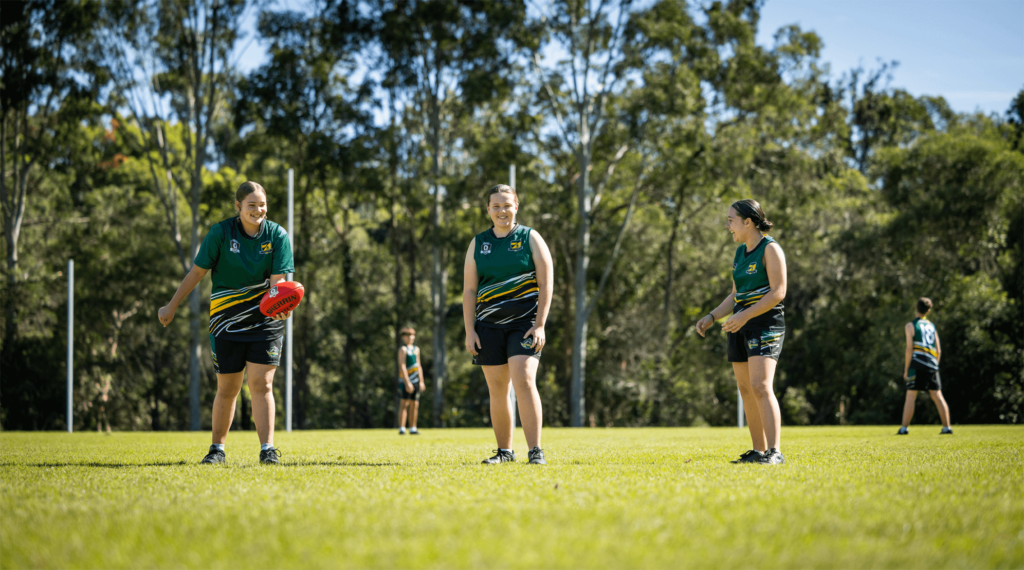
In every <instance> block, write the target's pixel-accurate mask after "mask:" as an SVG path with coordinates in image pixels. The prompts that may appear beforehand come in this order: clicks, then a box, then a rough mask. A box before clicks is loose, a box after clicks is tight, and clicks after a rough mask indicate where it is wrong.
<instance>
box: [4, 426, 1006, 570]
mask: <svg viewBox="0 0 1024 570" xmlns="http://www.w3.org/2000/svg"><path fill="white" fill-rule="evenodd" d="M938 431H939V428H938V426H912V427H911V435H910V436H906V437H899V438H897V437H895V436H894V435H893V434H894V432H895V428H892V429H890V428H864V427H858V428H820V427H819V428H792V429H789V430H788V431H787V432H786V444H787V446H786V450H785V452H786V464H785V465H778V466H765V465H732V464H730V463H729V462H728V461H729V460H730V459H733V458H735V457H736V456H737V455H738V454H739V453H740V452H741V451H742V450H744V449H745V448H746V445H747V443H748V440H747V436H746V434H745V430H737V429H735V428H719V429H630V430H622V429H608V430H566V429H550V430H546V431H545V433H544V435H545V448H546V451H547V458H548V465H546V466H537V465H527V464H526V462H525V460H524V457H525V454H526V449H525V447H524V446H523V445H522V444H521V443H520V444H519V445H517V446H516V449H515V451H516V452H517V454H519V461H517V462H516V463H511V464H504V465H480V463H479V462H480V461H481V459H483V458H484V457H486V456H488V455H490V452H489V449H490V445H489V444H490V443H491V437H492V435H491V433H490V430H487V429H472V430H444V431H432V430H425V431H424V434H423V435H420V436H417V438H413V439H410V437H411V436H405V437H403V438H399V436H398V435H396V434H395V433H394V432H393V431H391V430H372V431H369V430H367V431H358V432H355V431H330V432H297V433H292V434H285V433H279V434H278V436H277V438H278V445H279V446H280V447H281V448H282V449H283V450H284V454H285V455H284V457H283V463H282V464H281V465H278V466H261V465H259V464H258V462H257V461H258V450H259V446H258V444H257V439H256V437H255V435H254V434H251V433H250V434H232V436H231V437H229V439H228V444H227V447H226V452H227V459H228V463H227V465H224V466H209V465H199V459H200V458H201V457H202V455H203V453H204V452H205V448H206V445H207V443H208V438H207V437H206V436H205V434H203V435H201V434H182V433H177V434H115V435H113V436H106V435H100V434H75V435H73V436H69V435H66V434H41V433H40V434H11V433H7V434H4V435H3V436H2V437H3V446H4V455H5V458H4V462H3V464H0V509H3V512H4V522H3V524H2V525H0V565H2V566H3V567H4V568H24V567H31V568H38V567H46V568H52V567H59V568H138V567H146V568H173V567H181V566H188V567H203V568H229V567H231V568H234V567H239V566H242V567H261V568H262V567H272V568H321V567H330V568H396V567H400V568H438V567H444V568H480V567H482V566H486V567H495V568H539V567H543V568H580V567H586V568H636V567H643V568H679V567H683V566H687V567H689V566H696V567H702V568H703V567H737V566H747V565H749V564H750V561H751V560H756V561H757V565H758V566H759V567H766V568H906V567H916V566H924V567H928V568H1019V567H1020V566H1021V564H1022V563H1024V548H1022V546H1021V543H1020V541H1019V540H1017V538H1016V537H1017V535H1018V534H1019V532H1020V527H1021V523H1022V521H1024V505H1022V503H1021V501H1020V493H1019V490H1020V465H1021V462H1022V461H1024V456H1022V452H1021V446H1020V440H1021V435H1022V434H1021V428H1020V427H1019V426H984V427H982V426H979V427H958V428H956V435H954V436H940V435H938ZM521 436H522V434H521V433H518V434H516V438H517V439H518V441H519V442H522V437H521ZM854 457H855V458H857V460H856V461H852V460H851V458H854ZM951 490H955V492H951ZM749 505H757V506H758V508H759V509H763V508H764V507H765V505H768V506H770V507H771V510H772V517H771V520H770V521H760V520H759V519H757V518H756V517H754V516H753V515H752V513H751V510H750V508H749V507H748V506H749ZM228 523H230V524H228ZM267 524H271V525H273V532H269V533H259V532H254V531H253V529H254V528H260V525H264V526H265V525H267ZM210 537H216V539H215V540H213V541H212V543H211V539H210ZM951 537H955V539H951ZM495 545H503V546H501V547H496V546H495ZM518 545H527V546H522V547H519V546H518Z"/></svg>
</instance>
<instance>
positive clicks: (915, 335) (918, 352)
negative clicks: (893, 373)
mask: <svg viewBox="0 0 1024 570" xmlns="http://www.w3.org/2000/svg"><path fill="white" fill-rule="evenodd" d="M931 310H932V300H931V299H929V298H928V297H921V298H920V299H918V300H917V318H916V319H914V320H913V321H911V322H909V323H907V326H906V327H904V330H905V331H906V333H907V353H906V358H905V359H904V364H903V380H905V381H906V383H907V399H906V401H905V402H904V403H903V425H902V426H901V427H900V430H899V431H898V432H896V435H907V434H908V433H910V432H909V431H908V430H907V428H908V427H909V426H910V418H912V417H914V402H915V400H917V392H918V391H920V390H928V394H930V395H931V397H932V401H933V402H935V407H936V408H937V409H938V410H939V419H941V420H942V431H940V432H939V434H941V435H946V434H952V433H953V430H952V429H951V428H950V427H949V406H947V405H946V399H945V398H943V397H942V381H941V380H940V379H939V359H940V358H942V345H941V344H940V343H939V331H937V330H935V325H934V324H932V322H931V321H929V320H928V313H929V312H930V311H931Z"/></svg>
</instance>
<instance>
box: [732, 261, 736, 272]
mask: <svg viewBox="0 0 1024 570" xmlns="http://www.w3.org/2000/svg"><path fill="white" fill-rule="evenodd" d="M732 270H733V271H736V264H735V263H733V264H732Z"/></svg>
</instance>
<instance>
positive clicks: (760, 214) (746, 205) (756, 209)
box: [732, 198, 775, 232]
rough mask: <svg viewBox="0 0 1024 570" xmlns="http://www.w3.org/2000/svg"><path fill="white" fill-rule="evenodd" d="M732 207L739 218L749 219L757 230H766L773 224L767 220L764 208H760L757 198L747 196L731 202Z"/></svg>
mask: <svg viewBox="0 0 1024 570" xmlns="http://www.w3.org/2000/svg"><path fill="white" fill-rule="evenodd" d="M732 209H733V210H736V213H737V214H739V216H740V218H744V219H748V220H750V221H751V222H752V223H753V224H754V227H755V228H757V231H759V232H768V231H770V230H771V229H772V228H773V227H774V226H775V224H773V223H771V222H769V221H768V217H767V216H765V215H764V210H762V209H761V204H758V203H757V200H751V199H749V198H747V199H746V200H739V201H738V202H733V203H732Z"/></svg>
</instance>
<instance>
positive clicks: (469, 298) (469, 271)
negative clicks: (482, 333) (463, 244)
mask: <svg viewBox="0 0 1024 570" xmlns="http://www.w3.org/2000/svg"><path fill="white" fill-rule="evenodd" d="M474 249H476V238H473V239H472V240H470V242H469V250H468V251H466V265H465V268H464V271H463V275H462V323H463V325H464V326H465V327H466V350H467V351H469V353H470V354H472V355H474V356H476V354H477V352H476V349H478V348H481V345H480V337H479V336H477V334H476V290H477V287H478V286H479V284H480V282H479V279H480V278H479V276H477V274H476V259H474V258H473V250H474Z"/></svg>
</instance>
